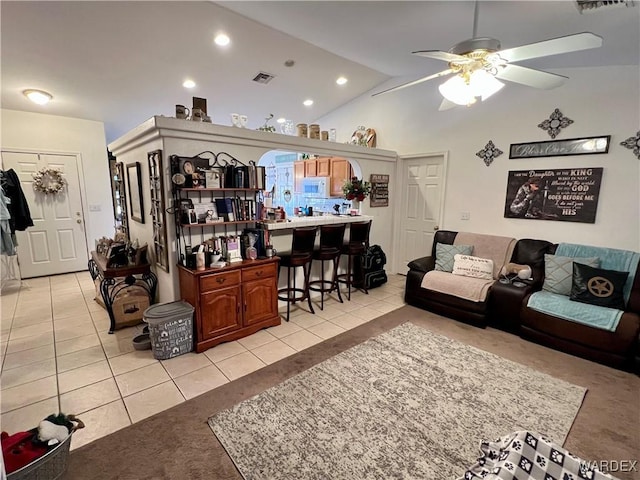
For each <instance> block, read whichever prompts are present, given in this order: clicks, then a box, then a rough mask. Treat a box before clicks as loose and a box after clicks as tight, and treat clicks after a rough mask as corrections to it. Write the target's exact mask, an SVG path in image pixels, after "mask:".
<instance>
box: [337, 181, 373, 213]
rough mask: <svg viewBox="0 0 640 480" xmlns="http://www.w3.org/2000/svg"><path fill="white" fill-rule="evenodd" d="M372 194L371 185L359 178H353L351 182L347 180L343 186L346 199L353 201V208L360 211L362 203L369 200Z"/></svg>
mask: <svg viewBox="0 0 640 480" xmlns="http://www.w3.org/2000/svg"><path fill="white" fill-rule="evenodd" d="M370 192H371V184H370V183H369V182H367V181H364V180H360V179H359V178H358V177H351V180H345V182H344V184H343V185H342V193H344V198H346V199H347V200H351V206H352V207H353V208H355V209H357V210H360V202H362V201H363V200H364V199H365V198H367V197H368V196H369V193H370Z"/></svg>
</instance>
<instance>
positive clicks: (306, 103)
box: [302, 98, 313, 107]
mask: <svg viewBox="0 0 640 480" xmlns="http://www.w3.org/2000/svg"><path fill="white" fill-rule="evenodd" d="M302 103H303V105H304V106H305V107H310V106H311V105H313V100H311V99H310V98H309V99H307V100H305V101H304V102H302Z"/></svg>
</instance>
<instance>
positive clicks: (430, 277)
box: [420, 270, 494, 302]
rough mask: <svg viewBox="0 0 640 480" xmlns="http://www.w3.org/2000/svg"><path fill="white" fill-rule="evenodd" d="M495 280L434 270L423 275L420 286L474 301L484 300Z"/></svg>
mask: <svg viewBox="0 0 640 480" xmlns="http://www.w3.org/2000/svg"><path fill="white" fill-rule="evenodd" d="M493 282H494V280H493V279H491V280H485V279H483V278H473V277H463V276H460V275H453V274H451V273H449V272H441V271H440V270H432V271H430V272H428V273H427V274H426V275H425V276H424V277H422V283H421V284H420V286H421V287H422V288H426V289H428V290H433V291H434V292H440V293H446V294H447V295H453V296H454V297H459V298H464V299H466V300H470V301H472V302H484V301H485V299H486V298H487V293H489V287H491V285H493Z"/></svg>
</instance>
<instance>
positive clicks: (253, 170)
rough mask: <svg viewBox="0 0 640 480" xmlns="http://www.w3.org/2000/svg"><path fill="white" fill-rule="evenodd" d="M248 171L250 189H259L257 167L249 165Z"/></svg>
mask: <svg viewBox="0 0 640 480" xmlns="http://www.w3.org/2000/svg"><path fill="white" fill-rule="evenodd" d="M247 169H248V171H249V188H258V175H257V167H256V166H255V165H249V166H248V167H247Z"/></svg>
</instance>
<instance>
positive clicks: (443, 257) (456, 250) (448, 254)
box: [436, 243, 473, 273]
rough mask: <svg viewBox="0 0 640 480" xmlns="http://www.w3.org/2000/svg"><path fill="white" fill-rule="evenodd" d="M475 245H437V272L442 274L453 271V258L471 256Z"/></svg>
mask: <svg viewBox="0 0 640 480" xmlns="http://www.w3.org/2000/svg"><path fill="white" fill-rule="evenodd" d="M472 253H473V245H448V244H446V243H436V270H440V271H441V272H449V273H451V272H452V271H453V256H454V255H456V254H460V255H471V254H472Z"/></svg>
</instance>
